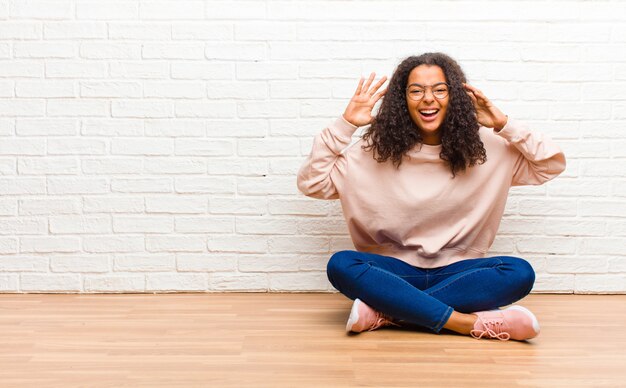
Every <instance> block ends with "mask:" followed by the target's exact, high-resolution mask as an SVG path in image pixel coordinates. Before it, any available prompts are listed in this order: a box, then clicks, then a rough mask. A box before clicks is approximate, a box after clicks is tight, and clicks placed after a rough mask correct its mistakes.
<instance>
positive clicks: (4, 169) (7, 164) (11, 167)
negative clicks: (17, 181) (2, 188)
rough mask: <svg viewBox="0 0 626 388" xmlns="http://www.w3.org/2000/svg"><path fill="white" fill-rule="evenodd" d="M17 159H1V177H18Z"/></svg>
mask: <svg viewBox="0 0 626 388" xmlns="http://www.w3.org/2000/svg"><path fill="white" fill-rule="evenodd" d="M16 173H17V163H16V158H0V175H16Z"/></svg>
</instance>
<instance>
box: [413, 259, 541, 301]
mask: <svg viewBox="0 0 626 388" xmlns="http://www.w3.org/2000/svg"><path fill="white" fill-rule="evenodd" d="M430 271H432V272H430V273H429V279H430V280H431V282H430V287H429V288H428V289H426V290H425V291H424V292H426V293H427V294H429V295H431V296H433V297H435V298H437V299H438V300H440V301H441V302H443V303H444V304H446V305H448V306H451V307H452V308H454V310H456V311H459V312H462V313H471V312H476V311H484V310H492V309H496V308H498V307H502V306H506V305H509V304H511V303H513V302H516V301H518V300H520V299H522V298H523V297H525V296H526V295H528V294H529V293H530V290H531V289H532V287H533V284H534V282H535V272H534V270H533V268H532V266H531V265H530V264H529V263H528V262H527V261H526V260H524V259H521V258H518V257H511V256H496V257H490V258H481V259H469V260H463V261H460V262H457V263H453V264H450V265H448V266H446V267H442V268H438V269H436V270H430Z"/></svg>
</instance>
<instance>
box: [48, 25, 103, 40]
mask: <svg viewBox="0 0 626 388" xmlns="http://www.w3.org/2000/svg"><path fill="white" fill-rule="evenodd" d="M40 30H41V28H40ZM43 36H44V38H45V39H54V40H69V39H104V38H106V37H107V25H106V23H104V22H73V21H63V22H45V23H44V24H43Z"/></svg>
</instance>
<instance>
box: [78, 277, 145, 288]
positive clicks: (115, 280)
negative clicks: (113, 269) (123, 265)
mask: <svg viewBox="0 0 626 388" xmlns="http://www.w3.org/2000/svg"><path fill="white" fill-rule="evenodd" d="M145 284H146V281H145V276H144V275H127V274H115V275H87V276H85V291H86V292H142V291H145V289H146V286H145Z"/></svg>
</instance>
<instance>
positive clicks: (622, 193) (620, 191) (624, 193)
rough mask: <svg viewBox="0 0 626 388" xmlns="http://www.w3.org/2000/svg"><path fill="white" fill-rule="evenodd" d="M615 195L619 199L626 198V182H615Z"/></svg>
mask: <svg viewBox="0 0 626 388" xmlns="http://www.w3.org/2000/svg"><path fill="white" fill-rule="evenodd" d="M613 194H614V195H616V196H618V197H626V181H618V180H614V182H613Z"/></svg>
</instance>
